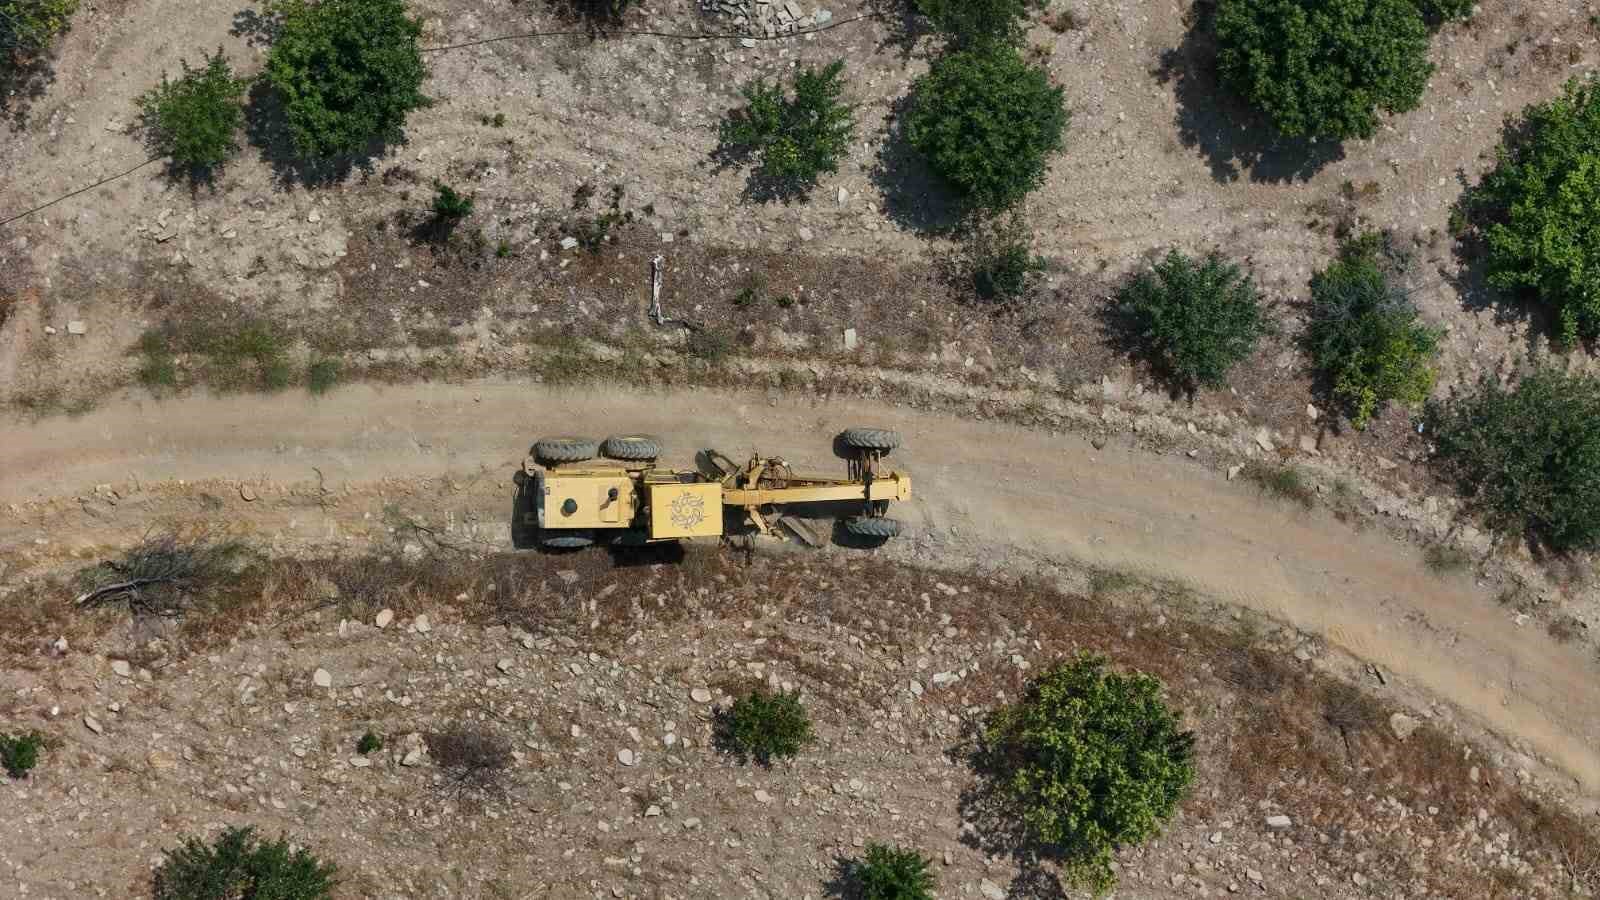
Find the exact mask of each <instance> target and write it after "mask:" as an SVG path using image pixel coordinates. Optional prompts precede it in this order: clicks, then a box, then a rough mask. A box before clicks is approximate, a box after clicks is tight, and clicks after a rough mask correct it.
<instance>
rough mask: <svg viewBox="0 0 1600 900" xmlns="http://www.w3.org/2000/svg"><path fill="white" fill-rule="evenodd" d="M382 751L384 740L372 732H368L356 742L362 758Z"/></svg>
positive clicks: (357, 750)
mask: <svg viewBox="0 0 1600 900" xmlns="http://www.w3.org/2000/svg"><path fill="white" fill-rule="evenodd" d="M382 749H383V738H381V737H378V735H377V734H375V733H374V732H372V731H368V732H367V733H366V734H363V735H362V736H361V739H360V740H358V741H356V752H357V753H359V754H361V755H362V756H366V755H367V754H368V753H377V752H378V751H379V750H382Z"/></svg>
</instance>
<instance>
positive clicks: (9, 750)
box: [0, 731, 44, 778]
mask: <svg viewBox="0 0 1600 900" xmlns="http://www.w3.org/2000/svg"><path fill="white" fill-rule="evenodd" d="M42 749H44V736H43V735H41V734H39V733H38V732H37V731H30V732H28V733H27V734H19V735H16V736H12V735H9V734H0V767H3V768H4V769H5V770H6V775H8V776H9V777H11V778H26V777H27V776H28V773H29V772H30V771H32V770H33V767H34V766H36V765H38V764H39V751H40V750H42Z"/></svg>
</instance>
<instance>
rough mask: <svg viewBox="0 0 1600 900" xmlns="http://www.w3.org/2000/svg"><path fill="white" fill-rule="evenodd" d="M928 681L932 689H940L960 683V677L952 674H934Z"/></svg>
mask: <svg viewBox="0 0 1600 900" xmlns="http://www.w3.org/2000/svg"><path fill="white" fill-rule="evenodd" d="M929 680H931V681H932V682H933V686H934V687H939V688H942V687H949V686H950V685H952V684H955V683H956V682H957V681H960V680H961V676H960V675H957V674H956V673H954V672H935V673H934V674H933V678H931V679H929Z"/></svg>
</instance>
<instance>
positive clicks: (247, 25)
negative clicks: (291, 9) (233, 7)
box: [228, 9, 283, 47]
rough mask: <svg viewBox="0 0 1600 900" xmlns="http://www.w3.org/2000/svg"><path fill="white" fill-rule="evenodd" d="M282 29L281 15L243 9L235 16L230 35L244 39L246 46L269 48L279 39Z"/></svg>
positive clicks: (229, 31) (229, 30)
mask: <svg viewBox="0 0 1600 900" xmlns="http://www.w3.org/2000/svg"><path fill="white" fill-rule="evenodd" d="M282 28H283V16H281V15H276V14H273V13H260V12H257V11H256V10H253V9H241V10H239V11H238V12H236V13H234V14H233V25H232V26H230V27H229V28H228V33H229V34H231V35H233V36H234V37H236V38H243V39H244V42H245V45H246V46H249V47H268V46H271V45H272V42H273V41H275V40H277V39H278V32H279V31H280V30H282Z"/></svg>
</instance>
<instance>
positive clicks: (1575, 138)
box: [1469, 76, 1600, 342]
mask: <svg viewBox="0 0 1600 900" xmlns="http://www.w3.org/2000/svg"><path fill="white" fill-rule="evenodd" d="M1518 133H1519V134H1520V135H1521V137H1519V138H1517V139H1512V140H1508V141H1507V142H1506V143H1505V144H1503V145H1502V146H1501V147H1500V150H1499V163H1498V165H1497V166H1496V167H1495V169H1494V171H1492V172H1490V173H1489V174H1488V175H1487V176H1485V177H1484V179H1483V184H1482V185H1481V186H1480V188H1479V190H1478V191H1477V193H1476V196H1475V197H1473V198H1472V199H1471V200H1470V201H1469V202H1470V203H1471V204H1472V205H1473V206H1474V207H1476V210H1475V211H1476V212H1478V213H1479V214H1480V215H1481V217H1482V219H1483V220H1484V221H1486V223H1487V224H1486V227H1485V228H1484V238H1485V240H1486V241H1487V243H1488V247H1489V281H1490V283H1492V284H1494V285H1495V286H1497V287H1500V288H1505V289H1508V290H1516V289H1522V290H1527V291H1531V292H1533V293H1534V294H1535V295H1536V296H1538V298H1539V300H1540V301H1542V302H1543V303H1546V304H1548V305H1549V306H1550V307H1551V308H1552V309H1553V310H1554V311H1555V313H1556V314H1557V315H1558V316H1559V317H1560V321H1561V332H1562V336H1563V337H1564V338H1565V339H1566V340H1567V341H1569V342H1571V341H1575V340H1576V339H1577V338H1579V337H1585V338H1592V337H1595V336H1597V335H1600V202H1596V198H1597V197H1600V81H1597V80H1596V78H1595V77H1594V76H1590V77H1589V78H1587V79H1585V80H1582V81H1579V80H1577V79H1574V80H1572V81H1569V82H1567V85H1566V88H1565V90H1564V91H1563V92H1562V94H1561V96H1559V97H1556V98H1554V99H1552V100H1550V101H1549V102H1547V103H1541V104H1536V105H1534V106H1530V107H1528V109H1527V110H1526V111H1525V112H1524V113H1523V123H1522V127H1521V128H1520V129H1518Z"/></svg>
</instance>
